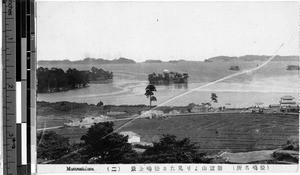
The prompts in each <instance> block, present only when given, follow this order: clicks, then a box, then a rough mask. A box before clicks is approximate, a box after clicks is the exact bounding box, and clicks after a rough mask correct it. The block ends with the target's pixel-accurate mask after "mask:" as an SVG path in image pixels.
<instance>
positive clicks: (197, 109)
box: [191, 105, 208, 113]
mask: <svg viewBox="0 0 300 175" xmlns="http://www.w3.org/2000/svg"><path fill="white" fill-rule="evenodd" d="M201 112H208V107H206V106H204V105H195V106H194V107H193V108H192V109H191V113H201Z"/></svg>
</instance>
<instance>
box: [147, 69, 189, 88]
mask: <svg viewBox="0 0 300 175" xmlns="http://www.w3.org/2000/svg"><path fill="white" fill-rule="evenodd" d="M188 78H189V75H188V74H187V73H182V74H181V73H178V72H168V71H164V72H163V73H162V74H156V73H152V74H149V75H148V81H149V83H150V84H154V85H169V84H180V83H187V82H188Z"/></svg>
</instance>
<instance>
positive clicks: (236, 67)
mask: <svg viewBox="0 0 300 175" xmlns="http://www.w3.org/2000/svg"><path fill="white" fill-rule="evenodd" d="M229 70H234V71H238V70H240V68H239V66H230V68H229Z"/></svg>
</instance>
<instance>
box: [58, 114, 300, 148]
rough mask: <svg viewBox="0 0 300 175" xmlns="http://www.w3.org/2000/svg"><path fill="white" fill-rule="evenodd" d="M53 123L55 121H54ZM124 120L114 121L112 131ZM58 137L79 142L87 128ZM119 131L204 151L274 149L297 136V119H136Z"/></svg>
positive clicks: (265, 116)
mask: <svg viewBox="0 0 300 175" xmlns="http://www.w3.org/2000/svg"><path fill="white" fill-rule="evenodd" d="M54 122H55V121H54ZM125 122H126V121H118V122H114V124H115V128H118V127H119V126H121V125H123V124H124V123H125ZM55 131H56V132H57V133H58V134H62V135H64V136H67V137H70V141H71V142H73V143H74V142H80V138H81V136H82V135H83V134H85V132H86V131H87V129H79V128H72V129H67V128H62V129H57V130H55ZM120 131H133V132H136V133H137V134H139V135H140V136H141V141H145V142H152V141H157V140H158V139H159V138H160V136H161V135H163V134H174V135H176V136H177V137H179V138H185V137H189V138H190V139H191V141H193V142H197V143H198V144H199V145H200V147H201V149H202V150H203V151H206V152H218V151H229V152H244V151H245V152H246V151H254V150H268V149H276V148H279V147H280V146H282V145H283V144H285V143H286V141H287V140H288V138H291V137H298V134H299V116H298V115H290V114H289V115H284V114H205V115H199V114H195V115H189V116H176V117H170V118H166V119H160V118H155V119H137V120H134V121H132V122H129V123H128V124H126V125H124V126H123V127H121V128H120V129H119V130H118V131H117V132H120Z"/></svg>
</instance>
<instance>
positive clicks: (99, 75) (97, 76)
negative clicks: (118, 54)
mask: <svg viewBox="0 0 300 175" xmlns="http://www.w3.org/2000/svg"><path fill="white" fill-rule="evenodd" d="M88 74H89V81H101V80H109V79H112V78H113V73H112V72H109V71H105V70H103V69H97V68H95V67H92V69H91V72H90V71H89V73H88Z"/></svg>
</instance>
